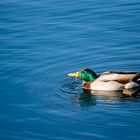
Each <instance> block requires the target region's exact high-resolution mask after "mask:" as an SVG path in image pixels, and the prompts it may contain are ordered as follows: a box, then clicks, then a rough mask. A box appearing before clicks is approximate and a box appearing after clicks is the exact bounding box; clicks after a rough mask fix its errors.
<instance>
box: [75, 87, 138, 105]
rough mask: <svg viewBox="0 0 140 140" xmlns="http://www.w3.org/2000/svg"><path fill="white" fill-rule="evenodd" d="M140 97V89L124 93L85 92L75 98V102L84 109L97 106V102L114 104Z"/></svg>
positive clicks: (124, 91)
mask: <svg viewBox="0 0 140 140" xmlns="http://www.w3.org/2000/svg"><path fill="white" fill-rule="evenodd" d="M136 96H140V88H139V89H138V88H135V89H131V90H123V91H89V90H83V92H82V93H79V94H77V95H75V96H74V97H73V101H74V102H75V103H77V104H79V105H80V106H82V107H88V106H93V105H95V104H96V102H97V100H100V101H103V102H108V103H114V102H119V101H122V99H123V100H125V99H130V98H131V97H136ZM131 99H132V98H131Z"/></svg>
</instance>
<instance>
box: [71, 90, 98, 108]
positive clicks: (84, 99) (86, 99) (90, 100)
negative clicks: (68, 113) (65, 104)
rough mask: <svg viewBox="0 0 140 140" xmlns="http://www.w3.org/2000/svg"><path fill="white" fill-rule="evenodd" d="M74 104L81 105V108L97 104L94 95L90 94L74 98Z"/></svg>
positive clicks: (86, 93) (83, 93) (84, 93)
mask: <svg viewBox="0 0 140 140" xmlns="http://www.w3.org/2000/svg"><path fill="white" fill-rule="evenodd" d="M72 100H73V103H76V104H79V105H80V106H81V107H89V106H93V105H95V104H96V98H95V96H94V95H92V94H90V93H88V92H82V93H79V94H76V95H75V96H73V97H72Z"/></svg>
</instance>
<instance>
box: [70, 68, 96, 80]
mask: <svg viewBox="0 0 140 140" xmlns="http://www.w3.org/2000/svg"><path fill="white" fill-rule="evenodd" d="M68 76H70V77H76V78H80V79H81V80H83V81H84V82H92V81H94V80H95V79H96V78H97V75H96V73H95V72H94V71H92V70H90V69H83V70H80V71H78V72H74V73H69V74H68Z"/></svg>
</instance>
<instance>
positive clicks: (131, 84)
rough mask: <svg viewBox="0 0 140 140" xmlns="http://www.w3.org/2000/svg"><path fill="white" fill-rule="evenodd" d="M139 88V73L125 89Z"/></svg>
mask: <svg viewBox="0 0 140 140" xmlns="http://www.w3.org/2000/svg"><path fill="white" fill-rule="evenodd" d="M139 86H140V73H137V74H136V76H135V77H134V78H133V79H131V81H130V82H129V83H127V84H126V85H125V89H132V88H135V87H139Z"/></svg>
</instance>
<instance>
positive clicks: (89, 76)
mask: <svg viewBox="0 0 140 140" xmlns="http://www.w3.org/2000/svg"><path fill="white" fill-rule="evenodd" d="M68 76H70V77H76V78H80V79H81V80H83V83H82V88H83V89H88V90H106V91H113V90H125V89H133V88H135V87H140V73H139V72H116V71H108V72H104V73H102V74H100V75H97V74H96V73H95V72H94V71H92V70H90V69H83V70H81V71H79V72H75V73H69V74H68Z"/></svg>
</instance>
